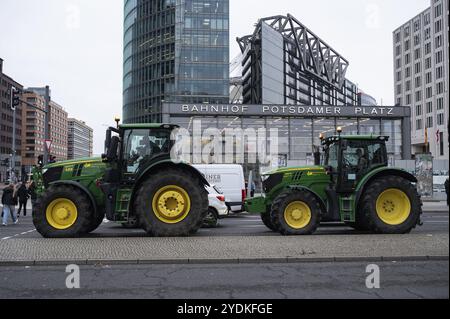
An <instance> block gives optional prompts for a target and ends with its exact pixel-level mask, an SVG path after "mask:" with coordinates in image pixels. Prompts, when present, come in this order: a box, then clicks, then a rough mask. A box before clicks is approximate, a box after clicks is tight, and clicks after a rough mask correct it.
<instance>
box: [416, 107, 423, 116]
mask: <svg viewBox="0 0 450 319" xmlns="http://www.w3.org/2000/svg"><path fill="white" fill-rule="evenodd" d="M416 116H422V105H416Z"/></svg>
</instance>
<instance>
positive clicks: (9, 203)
mask: <svg viewBox="0 0 450 319" xmlns="http://www.w3.org/2000/svg"><path fill="white" fill-rule="evenodd" d="M2 205H3V220H2V224H3V226H7V225H8V218H9V216H11V217H12V220H13V223H14V224H17V223H18V222H19V220H18V219H17V217H16V205H17V194H16V189H15V187H14V186H13V185H9V186H7V187H6V188H5V189H4V190H3V195H2Z"/></svg>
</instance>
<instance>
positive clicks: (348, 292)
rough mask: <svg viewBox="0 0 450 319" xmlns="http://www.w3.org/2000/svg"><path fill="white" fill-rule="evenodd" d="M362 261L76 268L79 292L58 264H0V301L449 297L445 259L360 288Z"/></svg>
mask: <svg viewBox="0 0 450 319" xmlns="http://www.w3.org/2000/svg"><path fill="white" fill-rule="evenodd" d="M367 266H368V263H303V264H242V265H114V266H108V265H97V266H82V267H81V268H80V288H79V289H68V288H67V287H66V279H67V276H68V275H69V274H68V273H66V272H65V271H66V267H65V266H52V267H1V268H0V299H9V298H12V299H17V298H19V299H20V298H37V299H39V298H58V299H77V298H83V299H84V298H88V299H92V298H94V299H95V298H117V299H119V298H120V299H129V298H133V299H134V298H144V299H203V300H204V299H272V300H273V299H316V298H327V299H328V298H329V299H334V298H339V299H361V298H363V299H385V298H402V299H403V298H407V299H411V298H412V299H423V298H426V299H428V298H446V299H447V298H449V290H448V287H449V263H448V261H434V262H397V263H393V262H391V263H388V262H382V263H378V264H377V266H378V267H379V270H380V288H379V289H368V288H367V286H366V279H367V276H368V275H369V274H368V273H366V270H367ZM230 302H231V303H232V301H230ZM168 311H175V309H171V310H170V309H168ZM275 312H276V309H275Z"/></svg>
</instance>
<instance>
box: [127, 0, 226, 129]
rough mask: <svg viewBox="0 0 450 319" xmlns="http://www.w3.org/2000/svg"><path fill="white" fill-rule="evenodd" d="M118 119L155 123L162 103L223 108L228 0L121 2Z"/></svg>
mask: <svg viewBox="0 0 450 319" xmlns="http://www.w3.org/2000/svg"><path fill="white" fill-rule="evenodd" d="M124 16H125V19H124V65H123V68H124V78H123V117H124V122H125V123H131V122H134V123H141V122H161V121H162V110H161V106H162V103H163V101H166V102H180V103H228V101H229V53H228V52H229V0H164V1H161V0H127V1H125V7H124Z"/></svg>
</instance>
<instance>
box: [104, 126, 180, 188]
mask: <svg viewBox="0 0 450 319" xmlns="http://www.w3.org/2000/svg"><path fill="white" fill-rule="evenodd" d="M176 128H178V126H176V125H169V124H156V125H154V124H133V125H126V124H124V125H119V126H118V127H117V128H113V127H111V128H109V129H108V130H107V133H106V141H105V149H106V152H105V154H104V155H103V156H102V157H103V160H104V161H105V162H109V163H117V165H116V170H117V171H119V172H120V175H122V176H120V179H121V180H122V181H124V182H130V183H133V182H134V181H135V179H136V177H138V176H139V175H141V174H143V173H144V171H145V170H146V168H148V167H149V166H151V164H152V163H154V162H158V161H161V160H169V159H170V152H171V150H172V147H173V145H174V143H173V141H172V140H171V134H172V131H173V130H174V129H176ZM116 179H119V176H116Z"/></svg>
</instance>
